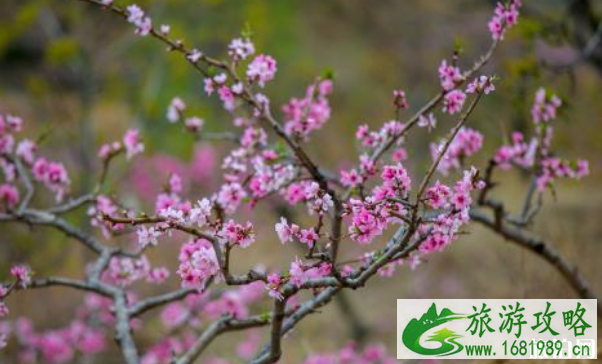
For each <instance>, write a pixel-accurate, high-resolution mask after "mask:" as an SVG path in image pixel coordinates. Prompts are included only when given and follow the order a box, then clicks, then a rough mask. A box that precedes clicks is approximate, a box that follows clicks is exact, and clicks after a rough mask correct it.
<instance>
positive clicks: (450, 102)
mask: <svg viewBox="0 0 602 364" xmlns="http://www.w3.org/2000/svg"><path fill="white" fill-rule="evenodd" d="M464 101H466V94H465V93H464V92H462V91H460V90H452V91H450V92H448V93H446V94H445V96H444V98H443V112H446V113H448V114H450V115H453V114H456V113H458V112H460V110H462V106H464Z"/></svg>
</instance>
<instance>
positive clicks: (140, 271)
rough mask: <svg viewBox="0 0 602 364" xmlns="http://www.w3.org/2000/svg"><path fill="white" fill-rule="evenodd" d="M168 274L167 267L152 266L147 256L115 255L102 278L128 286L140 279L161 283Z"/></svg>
mask: <svg viewBox="0 0 602 364" xmlns="http://www.w3.org/2000/svg"><path fill="white" fill-rule="evenodd" d="M168 276H169V271H168V270H167V269H166V268H164V267H157V268H152V267H151V265H150V263H149V261H148V259H147V258H146V256H141V257H140V258H129V257H113V258H111V260H110V261H109V266H108V269H107V270H106V271H105V272H103V275H102V279H103V280H104V281H107V282H110V283H113V284H117V285H119V286H122V287H128V286H131V285H132V284H133V283H134V282H137V281H140V280H146V282H148V283H154V284H159V283H162V282H163V281H165V279H167V277H168Z"/></svg>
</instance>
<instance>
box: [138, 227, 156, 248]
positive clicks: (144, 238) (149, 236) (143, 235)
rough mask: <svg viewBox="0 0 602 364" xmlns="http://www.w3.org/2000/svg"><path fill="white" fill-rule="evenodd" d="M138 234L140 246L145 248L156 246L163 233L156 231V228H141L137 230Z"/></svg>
mask: <svg viewBox="0 0 602 364" xmlns="http://www.w3.org/2000/svg"><path fill="white" fill-rule="evenodd" d="M136 233H137V234H138V245H139V246H140V247H141V248H145V247H146V246H148V245H152V246H156V245H157V239H158V238H159V237H160V236H161V232H160V231H158V230H156V229H155V227H154V226H151V227H149V228H146V227H144V226H141V227H139V228H138V230H136Z"/></svg>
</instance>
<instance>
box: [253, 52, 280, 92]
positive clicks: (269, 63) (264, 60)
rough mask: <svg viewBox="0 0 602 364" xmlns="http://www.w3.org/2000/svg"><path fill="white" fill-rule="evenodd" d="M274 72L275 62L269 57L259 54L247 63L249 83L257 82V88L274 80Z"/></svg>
mask: <svg viewBox="0 0 602 364" xmlns="http://www.w3.org/2000/svg"><path fill="white" fill-rule="evenodd" d="M276 70H277V68H276V60H275V59H274V58H272V57H271V56H266V55H264V54H260V55H258V56H257V57H255V59H253V61H251V63H249V66H248V68H247V77H248V78H249V81H250V82H257V84H258V85H259V87H264V86H265V83H266V82H268V81H271V80H273V79H274V76H275V75H276Z"/></svg>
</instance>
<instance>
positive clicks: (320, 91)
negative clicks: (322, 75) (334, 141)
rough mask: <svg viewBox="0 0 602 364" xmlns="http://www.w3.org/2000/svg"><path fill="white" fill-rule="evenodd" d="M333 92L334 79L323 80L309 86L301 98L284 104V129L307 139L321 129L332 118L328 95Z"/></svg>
mask: <svg viewBox="0 0 602 364" xmlns="http://www.w3.org/2000/svg"><path fill="white" fill-rule="evenodd" d="M331 92H332V81H330V80H323V81H321V82H319V83H318V85H317V89H316V85H311V86H309V87H308V88H307V90H306V92H305V96H304V97H303V98H301V99H298V98H292V99H290V100H289V102H288V104H286V105H284V106H282V111H283V112H284V123H285V124H284V129H285V131H286V133H287V134H289V135H293V134H295V135H298V136H300V137H302V138H303V139H307V138H308V137H309V135H310V134H311V133H312V132H313V131H316V130H319V129H321V128H322V127H323V126H324V124H325V123H326V122H327V121H328V120H329V119H330V114H331V109H330V104H329V101H328V98H327V96H328V95H329V94H330V93H331Z"/></svg>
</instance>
